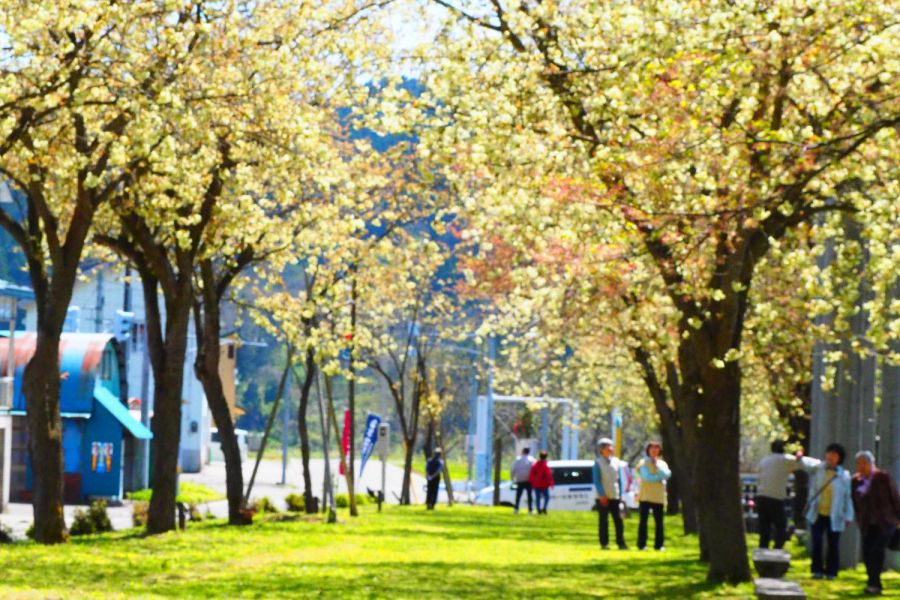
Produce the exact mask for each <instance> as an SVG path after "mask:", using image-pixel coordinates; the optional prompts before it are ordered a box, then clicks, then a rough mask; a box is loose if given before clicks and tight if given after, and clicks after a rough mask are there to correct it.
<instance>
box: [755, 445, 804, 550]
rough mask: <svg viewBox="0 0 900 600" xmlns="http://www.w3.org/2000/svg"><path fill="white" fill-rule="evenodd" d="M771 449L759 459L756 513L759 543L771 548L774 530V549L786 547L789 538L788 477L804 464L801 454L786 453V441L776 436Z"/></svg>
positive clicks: (761, 545) (762, 546) (763, 546)
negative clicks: (786, 504) (786, 501)
mask: <svg viewBox="0 0 900 600" xmlns="http://www.w3.org/2000/svg"><path fill="white" fill-rule="evenodd" d="M770 449H771V452H770V453H769V454H768V455H767V456H766V457H765V458H763V459H762V460H761V461H759V479H758V481H757V484H756V514H757V515H759V547H760V548H768V547H769V541H771V540H772V538H773V536H772V532H773V530H774V532H775V535H774V541H775V549H777V550H781V549H782V548H784V543H785V541H787V514H786V513H785V511H784V503H785V500H786V499H787V485H788V478H789V477H790V476H791V473H793V472H794V471H797V470H798V469H800V468H802V467H803V464H802V463H801V462H800V457H799V456H794V455H792V454H785V453H784V442H782V441H781V440H775V441H774V442H772V445H771V446H770Z"/></svg>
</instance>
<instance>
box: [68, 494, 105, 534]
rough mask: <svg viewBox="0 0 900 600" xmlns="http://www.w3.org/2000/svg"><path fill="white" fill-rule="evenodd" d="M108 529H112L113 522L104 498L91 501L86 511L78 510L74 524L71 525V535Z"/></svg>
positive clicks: (102, 531)
mask: <svg viewBox="0 0 900 600" xmlns="http://www.w3.org/2000/svg"><path fill="white" fill-rule="evenodd" d="M107 531H112V523H111V522H110V520H109V515H108V514H107V512H106V502H104V501H103V500H95V501H94V502H91V505H90V507H88V509H87V510H86V511H85V510H79V511H76V512H75V518H74V519H72V526H71V527H69V533H70V534H71V535H91V534H94V533H105V532H107Z"/></svg>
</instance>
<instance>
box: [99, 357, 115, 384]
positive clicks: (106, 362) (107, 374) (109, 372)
mask: <svg viewBox="0 0 900 600" xmlns="http://www.w3.org/2000/svg"><path fill="white" fill-rule="evenodd" d="M113 360H115V357H114V356H113V353H112V351H110V350H106V351H104V352H103V359H102V360H101V361H100V379H101V380H103V381H112V378H113Z"/></svg>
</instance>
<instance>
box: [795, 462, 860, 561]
mask: <svg viewBox="0 0 900 600" xmlns="http://www.w3.org/2000/svg"><path fill="white" fill-rule="evenodd" d="M846 456H847V453H846V451H845V450H844V447H843V446H841V445H840V444H829V445H828V447H827V448H825V460H817V459H815V458H809V457H802V458H801V463H802V465H803V468H804V469H806V470H807V471H810V474H811V477H810V479H811V483H812V487H811V489H813V490H815V491H814V492H813V495H812V497H811V498H810V500H809V502H808V503H807V510H806V520H807V521H809V523H810V525H811V531H810V533H811V536H812V576H813V579H822V578H823V577H824V578H825V579H834V578H835V577H837V573H838V567H839V565H840V550H839V548H840V542H841V533H842V532H843V531H844V527H845V526H846V525H847V524H848V523H852V522H853V515H854V513H853V500H852V497H851V489H850V473H848V472H847V470H846V469H845V468H844V467H843V466H842V464H843V462H844V459H845V458H846ZM826 547H827V548H826ZM825 550H827V554H826V557H827V562H826V561H825V560H823V556H822V555H823V551H825Z"/></svg>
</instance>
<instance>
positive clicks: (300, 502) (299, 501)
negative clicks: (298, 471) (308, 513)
mask: <svg viewBox="0 0 900 600" xmlns="http://www.w3.org/2000/svg"><path fill="white" fill-rule="evenodd" d="M284 503H285V504H287V509H288V511H290V512H303V511H304V510H305V508H306V498H304V496H303V494H288V495H287V496H286V497H285V499H284Z"/></svg>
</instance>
